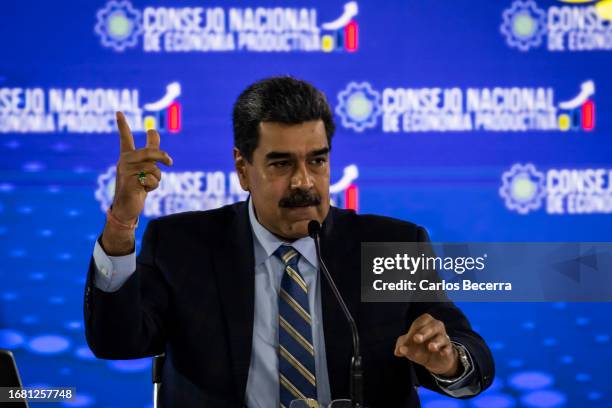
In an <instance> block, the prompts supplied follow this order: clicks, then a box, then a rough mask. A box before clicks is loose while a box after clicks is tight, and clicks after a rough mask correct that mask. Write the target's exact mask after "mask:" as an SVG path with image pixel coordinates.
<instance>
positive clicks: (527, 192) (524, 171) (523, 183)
mask: <svg viewBox="0 0 612 408" xmlns="http://www.w3.org/2000/svg"><path fill="white" fill-rule="evenodd" d="M499 194H500V195H501V196H502V197H503V198H504V200H505V202H506V207H507V208H508V209H510V210H515V211H517V212H518V213H519V214H527V213H528V212H529V211H532V210H537V209H538V208H540V207H541V206H542V200H543V199H544V196H545V195H546V176H545V175H544V173H541V172H539V171H537V170H536V168H535V166H534V165H533V164H525V165H522V164H515V165H514V166H512V168H511V169H510V170H508V171H507V172H505V173H504V174H503V175H502V186H501V188H500V189H499Z"/></svg>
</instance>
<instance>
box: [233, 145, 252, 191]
mask: <svg viewBox="0 0 612 408" xmlns="http://www.w3.org/2000/svg"><path fill="white" fill-rule="evenodd" d="M234 166H235V167H236V173H238V180H240V187H242V189H243V190H244V191H249V180H248V178H247V169H246V166H247V160H246V159H245V157H244V156H243V155H242V153H240V150H238V148H236V147H234Z"/></svg>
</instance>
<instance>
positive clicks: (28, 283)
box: [0, 0, 612, 408]
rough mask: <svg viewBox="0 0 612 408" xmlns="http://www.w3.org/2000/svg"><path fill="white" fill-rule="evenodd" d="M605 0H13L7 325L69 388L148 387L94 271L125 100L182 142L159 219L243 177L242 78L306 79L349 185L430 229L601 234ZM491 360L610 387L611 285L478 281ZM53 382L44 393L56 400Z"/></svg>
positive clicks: (2, 62)
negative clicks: (528, 292) (97, 334)
mask: <svg viewBox="0 0 612 408" xmlns="http://www.w3.org/2000/svg"><path fill="white" fill-rule="evenodd" d="M611 18H612V2H611V1H610V0H602V1H595V0H593V1H589V0H583V1H578V0H574V1H572V0H565V1H563V0H548V1H544V0H537V1H536V0H514V1H513V0H497V1H486V0H479V1H474V0H472V1H466V0H462V1H457V0H455V1H450V0H446V1H437V2H431V1H415V0H404V1H385V2H381V1H371V0H363V1H359V2H346V1H344V0H342V1H340V0H331V1H307V0H299V1H291V2H280V1H276V0H259V1H216V2H215V1H209V0H207V1H205V2H199V1H193V0H165V1H160V0H132V1H108V2H104V1H87V2H83V1H78V2H77V1H54V2H47V1H33V0H22V1H19V2H6V4H3V6H2V13H1V16H0V37H1V38H3V39H4V46H3V47H2V54H1V58H0V157H1V159H2V160H1V161H0V254H1V260H2V261H1V263H0V348H7V349H11V350H12V351H13V352H14V354H15V355H16V358H17V360H18V363H19V366H20V369H21V372H22V377H23V380H24V383H25V384H26V385H28V386H36V385H55V386H60V385H63V386H75V387H76V388H77V392H78V398H77V399H76V400H75V401H73V402H71V403H65V404H58V405H60V406H83V407H85V406H87V407H89V406H96V407H108V408H110V407H145V406H149V405H150V404H151V395H150V392H151V386H150V368H151V367H150V361H149V360H148V359H145V360H134V361H102V360H97V359H96V358H95V357H93V356H92V354H91V352H90V351H89V349H88V347H87V345H86V343H85V339H84V334H83V322H82V293H83V286H84V281H85V274H86V270H87V265H88V262H89V258H90V256H91V253H92V249H93V244H94V241H95V239H96V238H97V236H98V234H99V233H100V231H101V230H102V227H103V223H104V215H103V211H104V210H105V209H106V208H107V207H108V205H109V204H110V202H111V200H112V192H113V166H114V164H115V163H116V161H117V158H118V151H119V143H118V135H117V133H116V132H115V131H114V121H113V116H114V111H116V110H119V109H120V110H123V111H124V112H126V115H127V116H128V120H129V122H130V124H131V126H132V127H133V128H134V134H135V137H136V143H137V145H140V146H143V145H144V132H143V131H142V129H144V128H146V127H147V126H155V127H157V128H159V129H160V130H161V136H162V148H163V149H165V150H166V151H168V152H170V154H171V155H172V156H173V158H174V162H175V164H174V166H173V167H172V168H170V169H164V170H167V171H166V173H165V175H164V179H163V184H162V185H161V186H160V188H159V190H158V191H156V192H155V193H152V194H151V195H150V196H149V198H148V199H147V208H146V209H145V214H144V215H145V216H144V217H143V218H141V226H140V227H139V229H138V236H140V234H142V232H143V230H144V226H145V224H146V221H147V220H148V219H151V218H153V217H157V216H161V215H165V214H170V213H173V212H177V211H184V210H190V209H207V208H213V207H216V206H219V205H223V204H225V203H230V202H233V201H236V200H239V199H242V198H244V195H243V194H242V193H241V192H240V191H239V189H238V188H237V184H236V180H235V176H234V175H233V174H232V160H231V148H232V132H231V129H232V128H231V109H232V104H233V102H234V100H235V98H236V97H237V95H238V94H239V92H240V91H241V90H242V89H244V88H245V87H246V86H247V85H248V84H250V83H251V82H253V81H255V80H258V79H261V78H264V77H268V76H272V75H278V74H290V75H293V76H295V77H298V78H302V79H306V80H308V81H311V82H312V83H313V84H314V85H316V86H317V87H319V88H320V89H321V90H322V91H324V92H325V93H326V94H327V96H328V99H329V101H330V104H331V105H332V108H333V109H334V112H335V118H336V121H337V132H336V135H335V138H334V143H333V154H332V162H331V163H332V183H333V191H332V192H333V194H332V196H333V198H334V202H335V204H336V205H338V206H342V207H350V208H355V209H357V210H358V211H359V212H361V213H376V214H383V215H389V216H393V217H398V218H401V219H406V220H410V221H413V222H416V223H418V224H421V225H424V226H425V227H426V228H427V229H428V230H429V232H430V235H431V237H432V240H434V241H438V242H451V241H500V242H503V241H609V240H610V231H611V228H612V218H611V214H612V183H610V179H611V178H612V155H611V153H612V140H611V139H610V137H611V136H612V119H611V118H612V100H611V95H612V76H611V75H610V72H611V69H612V58H611V55H612V54H611V51H612V24H611V23H610V19H611ZM461 306H462V307H463V309H464V310H465V311H466V313H467V314H468V315H469V317H470V319H471V321H472V322H473V324H474V326H475V327H476V329H477V330H478V331H479V332H480V333H481V334H482V335H483V336H484V337H485V339H486V340H487V341H488V343H489V344H490V346H491V348H492V350H493V352H494V355H495V359H496V363H497V370H498V374H497V379H496V381H495V383H494V385H493V387H492V388H491V389H490V390H489V391H487V392H485V393H484V394H482V395H481V396H479V397H478V398H476V399H474V400H470V401H459V400H451V399H448V398H444V397H442V396H439V395H436V394H433V393H430V392H427V391H426V390H425V391H424V392H422V396H423V403H424V406H425V407H426V408H442V407H446V408H454V407H475V408H482V407H497V408H502V407H584V406H588V407H612V395H611V393H612V387H611V386H610V384H611V381H610V362H612V350H611V349H610V344H611V340H610V335H611V328H610V318H609V316H610V312H612V307H611V306H610V305H608V304H572V303H555V304H544V303H533V304H463V305H461ZM52 405H53V404H51V405H50V406H52Z"/></svg>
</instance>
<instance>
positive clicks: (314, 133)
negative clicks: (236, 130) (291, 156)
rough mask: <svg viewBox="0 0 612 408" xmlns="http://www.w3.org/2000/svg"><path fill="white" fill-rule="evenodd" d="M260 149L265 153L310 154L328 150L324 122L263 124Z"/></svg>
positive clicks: (260, 128) (260, 134)
mask: <svg viewBox="0 0 612 408" xmlns="http://www.w3.org/2000/svg"><path fill="white" fill-rule="evenodd" d="M259 130H260V131H259V143H258V147H257V148H258V149H259V150H260V151H261V152H262V153H263V154H267V153H268V152H271V151H275V152H284V153H296V154H298V153H301V154H309V153H313V152H315V151H319V150H322V149H325V148H328V147H329V145H328V142H327V136H326V133H325V125H324V124H323V121H322V120H317V121H308V122H302V123H299V124H286V123H279V122H261V123H260V125H259Z"/></svg>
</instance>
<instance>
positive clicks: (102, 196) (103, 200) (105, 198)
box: [95, 166, 117, 212]
mask: <svg viewBox="0 0 612 408" xmlns="http://www.w3.org/2000/svg"><path fill="white" fill-rule="evenodd" d="M116 173H117V169H116V168H115V166H111V167H109V168H108V169H107V170H106V172H104V173H103V174H100V175H99V176H98V189H97V190H96V192H95V197H96V200H98V202H99V203H100V209H101V210H102V211H103V212H106V210H108V209H109V208H110V206H111V204H112V203H113V198H114V197H115V176H116Z"/></svg>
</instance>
